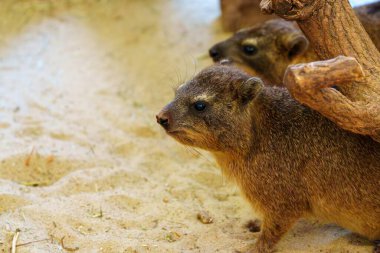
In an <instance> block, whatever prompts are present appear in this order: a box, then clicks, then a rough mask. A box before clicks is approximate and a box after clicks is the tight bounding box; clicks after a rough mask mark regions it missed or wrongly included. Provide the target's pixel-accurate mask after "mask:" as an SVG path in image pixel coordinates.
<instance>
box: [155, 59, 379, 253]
mask: <svg viewBox="0 0 380 253" xmlns="http://www.w3.org/2000/svg"><path fill="white" fill-rule="evenodd" d="M157 121H158V123H160V124H161V125H162V126H163V127H164V128H165V130H166V132H167V134H168V135H170V136H172V137H173V138H174V139H176V140H177V141H179V142H180V143H182V144H185V145H190V146H194V147H199V148H202V149H205V150H208V151H210V152H211V153H212V154H213V155H214V156H215V158H216V160H217V162H218V164H219V165H220V167H221V169H222V170H223V172H224V173H225V174H226V175H227V176H228V177H229V178H231V179H233V180H234V181H236V182H237V184H238V185H239V186H240V188H241V190H242V192H243V193H244V195H245V197H246V198H247V199H248V200H249V202H250V203H251V204H252V207H253V208H254V209H255V210H256V211H258V212H259V213H260V214H261V215H262V221H263V225H262V233H261V235H260V237H259V239H258V241H257V243H256V244H255V246H254V248H253V249H252V251H251V252H260V253H263V252H272V250H273V248H274V246H275V244H276V243H277V242H278V241H279V240H280V238H281V237H282V236H283V235H284V234H285V233H286V232H287V231H288V230H289V229H290V228H291V227H292V225H293V224H294V223H295V222H296V221H297V220H298V219H299V218H301V217H310V216H311V217H317V218H318V219H320V220H323V221H326V222H330V223H336V224H338V225H340V226H342V227H344V228H347V229H349V230H351V231H353V232H356V233H358V234H361V235H363V236H365V237H367V238H369V239H372V240H376V239H380V143H378V142H375V141H374V140H372V139H371V138H369V137H366V136H361V135H357V134H353V133H350V132H347V131H345V130H342V129H340V128H339V127H337V126H336V125H335V124H334V123H333V122H331V121H329V120H328V119H326V118H324V117H323V116H321V115H320V114H319V113H317V112H315V111H313V110H311V109H309V108H307V107H305V106H303V105H301V104H299V103H298V102H296V101H295V100H294V99H292V98H291V96H290V95H289V93H288V92H287V90H286V89H284V88H280V87H269V86H264V85H263V83H262V82H261V80H260V79H258V78H255V77H250V76H248V75H247V74H245V73H243V72H242V71H240V70H238V69H236V68H233V67H230V66H225V65H216V66H212V67H209V68H207V69H205V70H203V71H202V72H200V73H199V74H198V75H197V76H195V78H193V79H192V80H190V81H188V82H186V83H185V84H183V85H182V86H180V87H179V88H178V89H177V91H176V95H175V99H174V100H173V101H172V102H171V103H169V104H168V105H167V106H166V107H164V109H162V111H161V112H160V113H159V114H158V115H157Z"/></svg>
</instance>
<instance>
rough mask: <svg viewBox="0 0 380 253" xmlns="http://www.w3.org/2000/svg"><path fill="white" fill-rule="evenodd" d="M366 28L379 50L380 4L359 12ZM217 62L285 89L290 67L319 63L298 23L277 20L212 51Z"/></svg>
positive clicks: (361, 8) (234, 38) (257, 26)
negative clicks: (221, 61) (228, 63)
mask: <svg viewBox="0 0 380 253" xmlns="http://www.w3.org/2000/svg"><path fill="white" fill-rule="evenodd" d="M356 13H357V16H358V17H359V18H360V20H361V22H362V24H363V26H364V28H365V29H366V30H367V32H368V33H369V35H370V37H371V38H372V40H373V42H374V43H375V45H376V46H377V48H379V49H380V2H378V3H374V4H371V5H368V6H363V7H360V8H357V9H356ZM209 54H210V56H211V57H212V59H213V60H214V61H215V62H219V61H220V60H222V59H228V60H230V61H231V62H233V63H234V64H235V65H237V66H238V67H240V68H242V69H244V70H245V71H247V72H248V73H250V74H253V75H258V76H259V77H260V78H262V79H263V80H264V81H265V82H266V83H267V84H269V85H277V86H282V79H283V76H284V73H285V70H286V68H287V67H288V66H289V65H291V64H296V63H304V62H311V61H316V60H318V57H317V55H316V54H315V53H314V51H313V50H312V49H311V47H309V42H308V40H307V39H306V37H305V36H304V34H303V33H302V32H301V30H300V29H299V28H298V27H297V25H296V23H293V22H288V21H285V20H282V19H274V20H270V21H266V22H264V23H261V24H258V25H256V26H254V27H251V28H247V29H243V30H241V31H238V32H237V33H235V34H234V35H233V36H232V37H230V38H228V39H226V40H224V41H222V42H219V43H217V44H215V45H214V46H213V47H211V49H210V50H209Z"/></svg>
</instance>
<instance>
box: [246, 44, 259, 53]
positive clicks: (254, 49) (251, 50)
mask: <svg viewBox="0 0 380 253" xmlns="http://www.w3.org/2000/svg"><path fill="white" fill-rule="evenodd" d="M242 50H243V52H244V53H245V54H246V55H254V54H256V53H257V51H258V49H257V47H255V46H253V45H243V47H242Z"/></svg>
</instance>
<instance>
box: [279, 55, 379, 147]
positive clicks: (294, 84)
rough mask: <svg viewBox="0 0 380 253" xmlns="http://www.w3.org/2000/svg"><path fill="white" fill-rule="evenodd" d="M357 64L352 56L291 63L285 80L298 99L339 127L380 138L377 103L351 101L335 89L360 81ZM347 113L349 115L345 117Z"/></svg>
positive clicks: (361, 77) (361, 73)
mask: <svg viewBox="0 0 380 253" xmlns="http://www.w3.org/2000/svg"><path fill="white" fill-rule="evenodd" d="M363 78H364V73H363V69H362V67H361V66H360V64H359V63H358V62H357V61H356V60H355V59H354V58H352V57H344V56H338V57H337V58H334V59H332V60H327V61H319V62H312V63H307V64H298V65H293V66H290V67H289V68H288V69H287V71H286V73H285V77H284V83H285V84H286V86H287V88H288V89H289V91H290V93H291V94H292V95H293V97H294V98H296V99H297V100H300V101H302V103H304V104H306V105H307V106H309V107H311V108H313V109H315V110H317V111H319V112H321V113H322V114H324V115H325V116H326V117H327V118H329V119H331V120H332V121H334V122H336V123H337V124H338V125H339V126H340V127H342V128H344V129H347V130H350V131H353V132H356V133H359V134H363V135H370V136H372V137H373V138H374V139H376V140H380V125H379V124H378V122H380V114H379V113H378V112H379V111H380V104H373V105H369V104H367V103H363V102H360V101H356V102H353V101H351V100H350V99H348V98H347V97H346V96H344V95H342V93H340V92H339V91H338V90H336V89H335V88H331V87H332V86H336V85H342V84H343V85H344V84H346V83H350V82H353V81H356V82H358V83H359V82H361V81H363ZM347 115H349V116H347Z"/></svg>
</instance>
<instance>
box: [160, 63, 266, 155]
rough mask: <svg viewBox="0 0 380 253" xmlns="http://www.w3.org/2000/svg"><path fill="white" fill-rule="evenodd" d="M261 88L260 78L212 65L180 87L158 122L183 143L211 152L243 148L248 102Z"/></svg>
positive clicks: (249, 102) (248, 122) (246, 133)
mask: <svg viewBox="0 0 380 253" xmlns="http://www.w3.org/2000/svg"><path fill="white" fill-rule="evenodd" d="M262 87H263V83H262V81H261V80H260V79H259V78H256V77H250V76H248V75H247V74H245V73H243V72H242V71H240V70H238V69H236V68H234V67H231V66H226V65H220V64H218V65H214V66H211V67H209V68H206V69H204V70H203V71H201V72H200V73H199V74H198V75H196V76H195V77H194V78H193V79H191V80H189V81H187V82H186V83H184V84H182V85H181V86H179V87H178V89H177V90H176V92H175V98H174V100H173V101H172V102H170V103H169V104H168V105H166V106H165V107H164V108H163V109H162V110H161V112H160V113H159V114H158V115H157V116H156V118H157V122H158V123H159V124H160V125H161V126H162V127H163V128H164V129H165V130H166V132H167V134H169V135H170V136H172V137H173V138H174V139H176V140H177V141H179V142H180V143H182V144H185V145H189V146H194V147H199V148H202V149H205V150H209V151H211V152H226V151H233V150H236V149H237V150H238V149H243V148H244V147H245V145H247V144H248V142H249V141H250V138H249V135H250V131H249V129H250V126H251V118H250V110H249V105H250V104H251V102H252V100H254V98H255V97H256V96H257V94H258V93H259V92H260V90H261V89H262Z"/></svg>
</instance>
